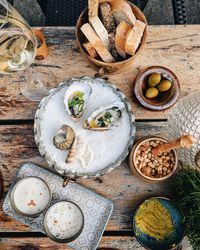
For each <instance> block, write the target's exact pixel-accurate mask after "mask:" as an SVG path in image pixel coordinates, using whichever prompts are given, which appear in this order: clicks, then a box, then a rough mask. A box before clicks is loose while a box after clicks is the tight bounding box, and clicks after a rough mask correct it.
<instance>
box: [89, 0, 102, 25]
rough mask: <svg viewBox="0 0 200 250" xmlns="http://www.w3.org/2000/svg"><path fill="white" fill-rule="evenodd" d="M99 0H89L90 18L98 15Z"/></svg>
mask: <svg viewBox="0 0 200 250" xmlns="http://www.w3.org/2000/svg"><path fill="white" fill-rule="evenodd" d="M98 8H99V1H98V0H88V18H89V20H90V18H91V17H94V16H98Z"/></svg>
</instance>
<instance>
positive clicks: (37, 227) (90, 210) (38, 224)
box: [3, 163, 113, 250]
mask: <svg viewBox="0 0 200 250" xmlns="http://www.w3.org/2000/svg"><path fill="white" fill-rule="evenodd" d="M28 176H35V177H39V178H41V179H43V180H44V181H45V182H46V183H47V184H48V186H49V188H50V190H51V192H52V200H51V203H50V204H49V206H51V204H53V203H55V202H57V201H61V200H67V201H71V202H74V203H75V204H77V205H78V206H79V207H80V208H81V210H82V212H83V214H84V228H83V231H82V233H81V234H80V236H79V237H78V238H77V239H76V240H74V241H72V242H71V243H68V245H69V246H70V247H72V248H73V249H76V250H94V249H96V248H97V246H98V244H99V241H100V240H101V237H102V234H103V232H104V230H105V227H106V225H107V222H108V220H109V218H110V216H111V213H112V210H113V204H112V202H111V201H110V200H108V199H106V198H104V197H103V196H101V195H98V194H96V193H94V192H93V191H91V190H89V189H87V188H85V187H83V186H81V185H79V184H77V183H74V182H73V183H72V182H69V183H68V184H67V186H66V187H63V186H62V184H63V179H62V177H59V176H58V175H56V174H54V173H52V172H50V171H48V170H46V169H43V168H41V167H38V166H36V165H34V164H31V163H26V164H24V165H23V166H22V167H21V168H20V170H19V171H18V173H17V175H16V176H15V178H14V180H13V183H12V185H11V187H10V189H9V191H8V193H7V196H6V198H5V200H4V204H3V211H4V213H5V214H7V215H8V216H11V217H12V218H14V219H16V220H18V221H20V222H21V223H23V224H25V225H27V226H29V227H31V228H32V229H33V230H34V231H39V232H42V233H44V234H45V231H44V222H43V219H44V215H45V212H46V210H45V211H44V212H42V213H41V214H40V215H39V216H38V217H36V218H31V217H25V216H23V215H20V214H17V213H16V212H15V210H14V209H13V208H12V206H11V200H10V194H11V191H12V189H13V187H14V185H15V184H16V183H17V182H18V181H19V180H21V179H23V178H25V177H28Z"/></svg>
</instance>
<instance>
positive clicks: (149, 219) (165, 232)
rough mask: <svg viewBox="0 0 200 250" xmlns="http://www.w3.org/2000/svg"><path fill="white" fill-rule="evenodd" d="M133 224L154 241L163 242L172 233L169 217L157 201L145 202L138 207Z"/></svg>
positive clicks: (172, 227) (167, 212)
mask: <svg viewBox="0 0 200 250" xmlns="http://www.w3.org/2000/svg"><path fill="white" fill-rule="evenodd" d="M135 223H136V225H137V226H138V228H139V230H140V231H141V232H142V233H144V234H146V235H148V236H150V237H152V238H155V239H156V240H164V239H165V238H166V237H168V236H169V235H170V234H172V232H173V231H174V226H173V223H172V219H171V215H170V213H169V211H168V210H167V209H166V208H165V207H164V206H163V205H162V204H161V203H160V201H159V200H158V199H150V200H146V201H145V202H144V203H142V205H140V207H139V209H138V211H137V213H136V215H135Z"/></svg>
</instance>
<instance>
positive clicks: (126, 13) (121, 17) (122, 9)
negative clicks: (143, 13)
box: [110, 0, 136, 25]
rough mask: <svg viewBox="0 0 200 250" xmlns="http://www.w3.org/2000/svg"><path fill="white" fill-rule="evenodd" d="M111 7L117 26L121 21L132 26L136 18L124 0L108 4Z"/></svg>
mask: <svg viewBox="0 0 200 250" xmlns="http://www.w3.org/2000/svg"><path fill="white" fill-rule="evenodd" d="M110 4H111V7H112V13H113V16H114V19H115V22H116V24H117V25H119V24H120V22H121V21H125V22H126V23H128V24H129V25H134V24H135V22H136V17H135V15H134V13H133V11H132V8H131V6H130V5H129V4H128V3H127V2H126V1H124V0H115V1H111V2H110Z"/></svg>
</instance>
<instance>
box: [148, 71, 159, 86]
mask: <svg viewBox="0 0 200 250" xmlns="http://www.w3.org/2000/svg"><path fill="white" fill-rule="evenodd" d="M160 81H161V75H160V74H158V73H153V74H151V75H150V77H149V80H148V83H149V86H150V87H155V86H156V85H157V84H158V83H159V82H160Z"/></svg>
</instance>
